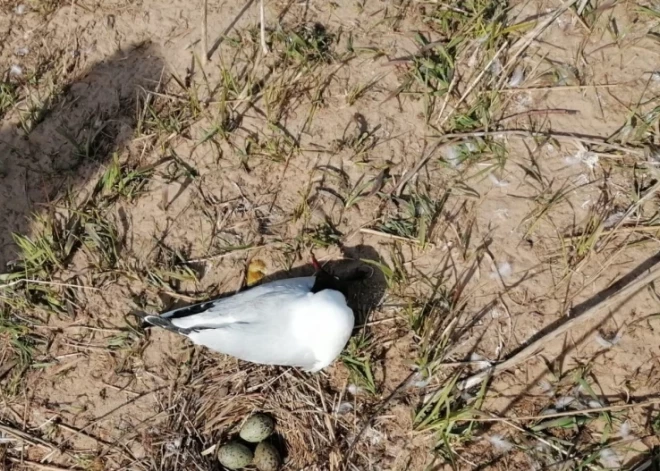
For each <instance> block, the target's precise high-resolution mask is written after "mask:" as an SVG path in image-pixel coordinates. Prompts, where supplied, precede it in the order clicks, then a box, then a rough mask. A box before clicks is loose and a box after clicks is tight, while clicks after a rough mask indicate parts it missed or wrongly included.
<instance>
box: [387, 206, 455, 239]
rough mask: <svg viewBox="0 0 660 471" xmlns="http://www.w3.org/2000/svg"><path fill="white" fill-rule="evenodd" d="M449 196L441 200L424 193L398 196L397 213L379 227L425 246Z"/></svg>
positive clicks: (388, 232)
mask: <svg viewBox="0 0 660 471" xmlns="http://www.w3.org/2000/svg"><path fill="white" fill-rule="evenodd" d="M447 197H448V194H447V195H445V197H443V198H442V199H441V200H435V199H433V198H430V197H429V196H428V195H426V194H423V193H413V194H411V195H409V196H407V197H401V198H398V199H397V200H396V202H397V203H398V210H397V214H396V215H395V216H393V217H391V218H389V219H387V220H385V221H384V222H383V223H381V224H380V225H379V226H378V227H377V229H378V230H380V231H382V232H385V233H386V234H392V235H395V236H397V237H403V238H406V239H412V240H416V241H417V242H418V243H419V244H420V245H421V246H425V245H426V244H427V243H428V242H429V239H430V236H431V232H432V230H433V226H434V224H435V221H436V218H437V217H438V214H439V213H440V211H441V210H442V207H443V205H444V202H445V201H446V198H447Z"/></svg>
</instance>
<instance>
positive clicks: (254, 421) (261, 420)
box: [239, 414, 275, 443]
mask: <svg viewBox="0 0 660 471" xmlns="http://www.w3.org/2000/svg"><path fill="white" fill-rule="evenodd" d="M273 430H275V422H274V421H273V419H272V418H271V417H270V416H268V415H266V414H254V415H253V416H251V417H250V418H249V419H247V420H246V421H245V423H244V424H243V426H242V427H241V431H240V432H239V435H240V437H241V438H242V439H243V440H245V441H246V442H250V443H259V442H262V441H264V440H265V439H266V438H268V437H269V436H270V434H271V433H273Z"/></svg>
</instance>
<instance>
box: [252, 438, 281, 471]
mask: <svg viewBox="0 0 660 471" xmlns="http://www.w3.org/2000/svg"><path fill="white" fill-rule="evenodd" d="M281 461H282V459H281V458H280V453H279V452H278V451H277V448H275V447H274V446H273V445H271V444H270V443H268V442H261V443H259V444H258V445H257V449H256V450H255V451H254V465H255V466H256V467H257V469H258V470H259V471H277V469H278V468H279V467H280V463H281Z"/></svg>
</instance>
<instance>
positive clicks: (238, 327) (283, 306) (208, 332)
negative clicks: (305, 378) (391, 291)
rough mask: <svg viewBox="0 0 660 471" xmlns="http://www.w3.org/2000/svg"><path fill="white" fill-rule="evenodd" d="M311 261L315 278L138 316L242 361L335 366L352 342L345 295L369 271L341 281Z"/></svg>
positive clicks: (314, 369) (352, 320)
mask: <svg viewBox="0 0 660 471" xmlns="http://www.w3.org/2000/svg"><path fill="white" fill-rule="evenodd" d="M312 265H313V266H314V269H315V273H314V274H313V275H312V276H307V277H297V278H289V279H284V280H277V281H271V282H266V283H263V284H259V285H256V286H254V287H250V288H248V289H246V290H244V291H241V292H238V293H237V294H234V295H231V296H228V297H222V298H217V299H214V300H211V301H207V302H202V303H199V304H195V305H192V306H188V307H183V308H179V309H174V310H172V311H168V312H165V313H163V314H161V315H159V316H158V315H145V314H140V317H142V320H143V325H144V326H145V327H151V326H153V327H160V328H163V329H165V330H168V331H170V332H174V333H177V334H180V335H183V336H185V337H187V338H188V339H190V340H191V341H192V342H193V343H195V344H197V345H202V346H205V347H207V348H209V349H211V350H213V351H216V352H219V353H224V354H226V355H230V356H233V357H235V358H238V359H240V360H244V361H248V362H251V363H258V364H263V365H278V366H289V367H297V368H301V369H303V370H304V371H306V372H309V373H316V372H318V371H320V370H322V369H324V368H326V367H327V366H329V365H330V364H332V363H333V362H334V361H335V359H337V357H338V356H339V355H340V354H341V352H342V351H343V349H344V347H345V346H346V344H347V343H348V341H349V339H350V337H351V334H352V332H353V327H354V324H355V316H354V313H353V310H352V309H351V307H349V305H348V304H347V301H346V299H347V293H348V290H349V289H350V285H351V284H352V283H354V282H356V281H360V280H362V279H363V278H365V276H366V275H365V273H364V272H360V271H357V272H356V273H355V274H353V275H350V276H348V277H345V278H344V279H340V278H339V277H337V276H335V275H333V274H331V273H329V272H328V271H327V270H325V269H324V268H323V267H322V266H321V265H320V263H319V262H318V261H317V260H316V258H315V257H314V255H312Z"/></svg>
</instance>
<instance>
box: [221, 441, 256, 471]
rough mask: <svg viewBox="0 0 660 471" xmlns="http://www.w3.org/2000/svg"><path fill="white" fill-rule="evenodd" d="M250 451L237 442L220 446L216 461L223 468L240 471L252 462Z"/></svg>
mask: <svg viewBox="0 0 660 471" xmlns="http://www.w3.org/2000/svg"><path fill="white" fill-rule="evenodd" d="M253 456H254V455H253V454H252V450H250V449H249V448H248V447H247V446H245V445H243V444H242V443H239V442H230V443H227V444H226V445H222V446H221V447H220V449H219V450H218V461H220V464H222V466H224V467H225V468H229V469H240V468H243V467H245V466H247V465H249V464H250V463H251V462H252V458H253Z"/></svg>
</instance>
